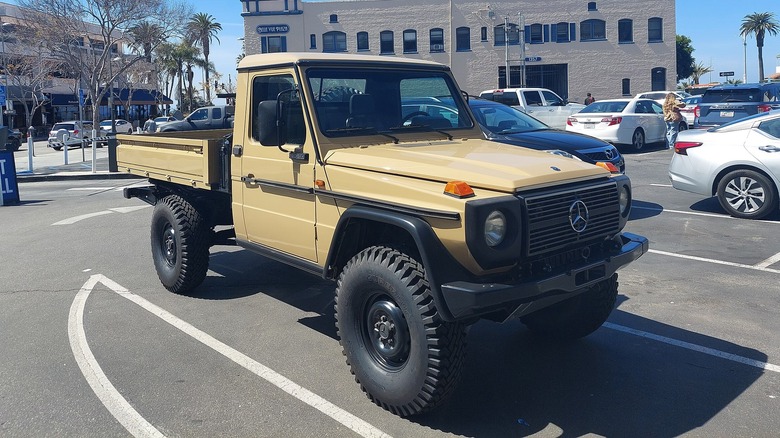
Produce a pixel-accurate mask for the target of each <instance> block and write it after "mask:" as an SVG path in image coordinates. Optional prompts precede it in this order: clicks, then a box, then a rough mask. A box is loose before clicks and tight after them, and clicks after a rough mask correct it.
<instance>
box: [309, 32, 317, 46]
mask: <svg viewBox="0 0 780 438" xmlns="http://www.w3.org/2000/svg"><path fill="white" fill-rule="evenodd" d="M309 48H310V49H316V48H317V35H315V34H311V35H309Z"/></svg>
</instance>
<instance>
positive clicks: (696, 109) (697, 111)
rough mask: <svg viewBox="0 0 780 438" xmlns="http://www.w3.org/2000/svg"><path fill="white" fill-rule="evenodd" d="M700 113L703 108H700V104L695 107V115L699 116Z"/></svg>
mask: <svg viewBox="0 0 780 438" xmlns="http://www.w3.org/2000/svg"><path fill="white" fill-rule="evenodd" d="M699 114H701V109H700V108H699V105H696V107H695V108H693V115H694V116H696V117H699Z"/></svg>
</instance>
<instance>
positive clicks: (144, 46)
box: [129, 20, 165, 63]
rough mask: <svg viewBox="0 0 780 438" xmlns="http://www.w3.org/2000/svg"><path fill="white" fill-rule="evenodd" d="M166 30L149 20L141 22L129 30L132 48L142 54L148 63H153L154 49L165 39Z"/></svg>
mask: <svg viewBox="0 0 780 438" xmlns="http://www.w3.org/2000/svg"><path fill="white" fill-rule="evenodd" d="M164 32H165V31H164V30H163V28H162V27H160V25H158V24H154V23H151V22H149V21H147V20H144V21H141V22H140V23H138V24H136V25H135V26H133V27H131V28H130V29H129V33H130V35H131V36H132V38H133V40H132V43H130V47H132V48H133V49H135V50H136V51H138V52H140V53H141V54H142V55H143V57H144V59H145V60H146V62H149V63H151V62H152V48H154V47H156V46H157V45H158V44H159V43H160V41H162V39H163V35H164Z"/></svg>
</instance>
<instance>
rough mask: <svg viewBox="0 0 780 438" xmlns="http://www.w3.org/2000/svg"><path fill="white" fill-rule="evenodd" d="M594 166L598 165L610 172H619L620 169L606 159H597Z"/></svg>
mask: <svg viewBox="0 0 780 438" xmlns="http://www.w3.org/2000/svg"><path fill="white" fill-rule="evenodd" d="M596 166H599V167H601V168H603V169H607V170H609V171H610V172H612V173H620V169H618V168H617V166H615V165H614V164H612V163H610V162H608V161H598V162H596Z"/></svg>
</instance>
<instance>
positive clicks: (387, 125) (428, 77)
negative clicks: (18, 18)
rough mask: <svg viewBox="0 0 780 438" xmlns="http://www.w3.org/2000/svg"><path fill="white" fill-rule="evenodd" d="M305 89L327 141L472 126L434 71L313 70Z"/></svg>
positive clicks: (442, 75) (445, 78)
mask: <svg viewBox="0 0 780 438" xmlns="http://www.w3.org/2000/svg"><path fill="white" fill-rule="evenodd" d="M307 85H308V87H309V90H310V92H311V95H312V96H313V99H314V111H315V114H316V117H317V120H318V122H319V127H320V130H321V131H322V132H323V134H325V135H326V136H328V137H343V136H350V135H366V134H372V133H379V134H389V135H390V136H394V135H396V134H398V133H400V132H420V131H438V132H443V130H447V129H457V128H472V127H473V122H472V121H471V118H470V117H469V116H468V110H466V109H465V108H464V104H463V98H462V97H461V95H460V91H459V90H458V89H457V87H456V86H455V84H454V83H453V81H452V80H451V78H450V76H449V75H447V74H446V72H444V71H441V70H438V69H436V70H433V69H432V70H419V69H415V70H408V69H385V70H377V69H369V68H343V67H340V68H324V67H323V68H319V67H317V68H311V69H309V70H308V71H307ZM444 135H449V134H444Z"/></svg>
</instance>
